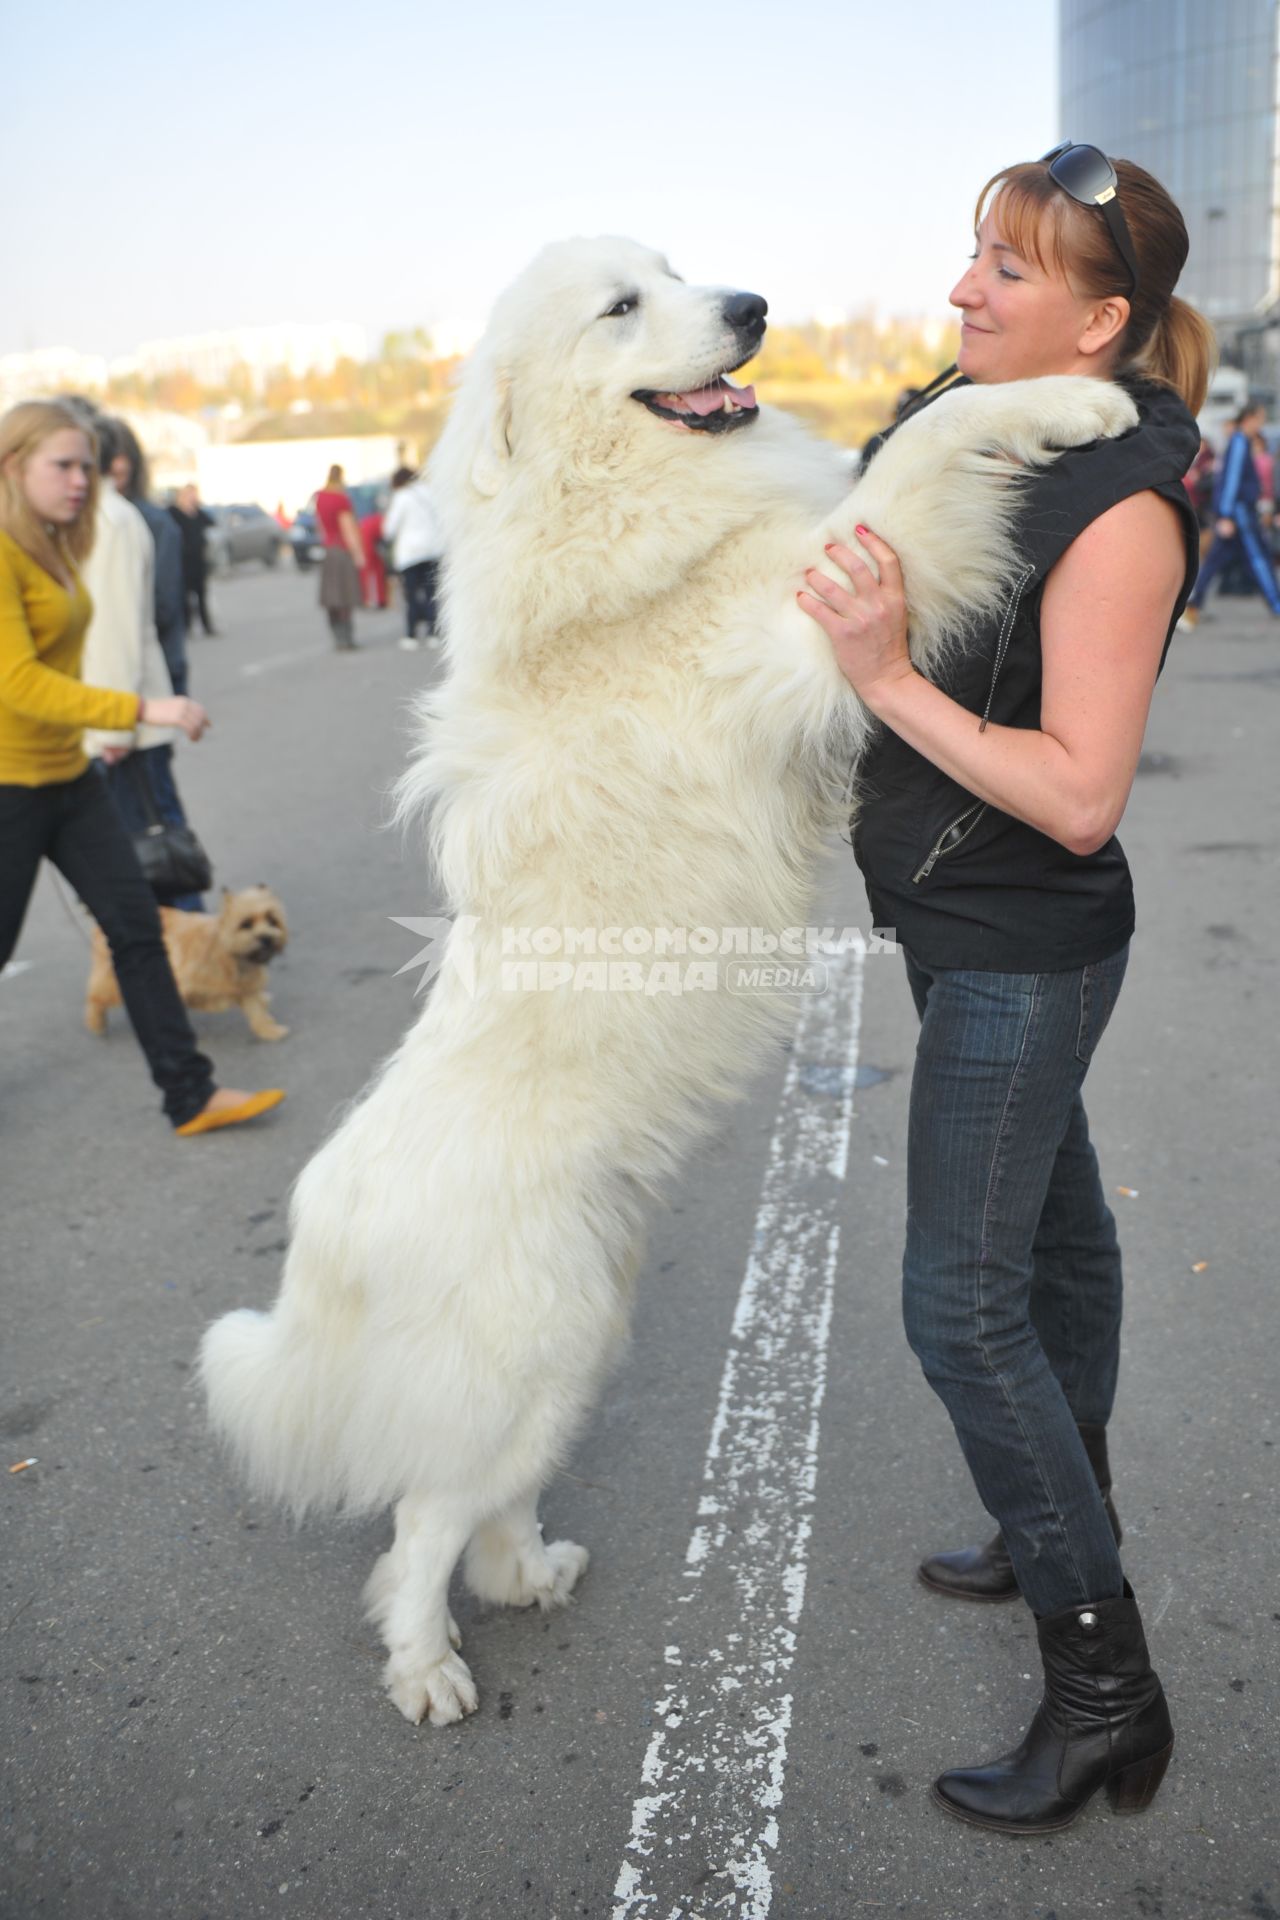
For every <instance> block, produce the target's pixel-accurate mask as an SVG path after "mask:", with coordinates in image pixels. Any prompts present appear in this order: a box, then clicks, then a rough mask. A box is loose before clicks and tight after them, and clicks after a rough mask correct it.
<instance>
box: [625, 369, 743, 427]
mask: <svg viewBox="0 0 1280 1920" xmlns="http://www.w3.org/2000/svg"><path fill="white" fill-rule="evenodd" d="M631 397H632V399H633V400H638V401H639V402H640V403H641V405H642V406H646V407H648V409H649V411H650V413H656V414H657V416H658V418H659V419H660V420H674V421H675V422H676V423H677V425H679V426H682V427H692V428H694V429H695V430H696V431H697V432H699V433H728V432H729V431H730V429H731V428H733V427H745V426H746V425H747V423H748V421H751V420H754V419H755V417H756V415H757V414H758V413H759V411H760V409H759V407H758V406H757V404H756V390H755V388H754V387H735V386H734V384H733V382H732V380H730V379H728V378H727V377H726V375H724V374H723V373H722V374H718V375H717V377H716V378H715V379H714V380H713V381H711V382H710V384H709V385H708V386H705V387H694V388H692V389H691V390H690V391H688V392H686V393H675V392H666V393H658V392H655V391H653V390H651V389H642V390H641V391H640V392H638V393H633V394H632V396H631Z"/></svg>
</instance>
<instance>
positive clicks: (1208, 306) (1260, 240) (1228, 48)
mask: <svg viewBox="0 0 1280 1920" xmlns="http://www.w3.org/2000/svg"><path fill="white" fill-rule="evenodd" d="M1277 11H1278V9H1277V0H1059V35H1060V43H1061V111H1062V122H1061V125H1062V136H1063V137H1064V138H1065V137H1066V136H1067V135H1070V137H1071V138H1072V139H1074V140H1088V141H1092V142H1093V144H1094V145H1095V146H1099V147H1102V148H1103V149H1104V150H1105V151H1106V152H1107V153H1114V154H1123V155H1124V156H1125V158H1126V159H1129V160H1136V161H1137V162H1138V163H1139V165H1140V166H1144V167H1147V168H1149V169H1150V171H1151V172H1152V173H1154V174H1155V175H1156V177H1157V179H1159V180H1161V181H1163V183H1164V185H1165V186H1166V187H1168V189H1169V191H1170V193H1172V195H1173V197H1174V199H1175V200H1176V201H1177V202H1178V205H1179V206H1180V207H1181V208H1182V212H1183V215H1184V217H1185V219H1186V222H1187V232H1188V235H1189V237H1190V240H1191V252H1190V256H1189V258H1188V261H1187V265H1186V268H1185V269H1184V272H1183V276H1182V280H1181V282H1180V283H1179V289H1178V290H1179V292H1180V293H1183V294H1185V295H1186V297H1187V298H1188V299H1189V300H1192V301H1194V303H1195V305H1196V306H1198V307H1199V308H1200V310H1201V312H1202V313H1204V314H1206V315H1207V317H1208V318H1209V319H1210V320H1212V321H1213V323H1214V325H1215V327H1216V328H1217V330H1218V334H1219V338H1220V341H1221V344H1222V348H1223V351H1224V355H1225V356H1226V357H1228V358H1230V359H1233V360H1237V361H1239V362H1240V363H1242V364H1247V365H1250V366H1251V368H1252V369H1255V370H1256V372H1257V373H1258V374H1260V375H1262V376H1263V377H1264V379H1265V384H1266V385H1268V386H1270V387H1272V388H1275V387H1277V386H1278V385H1280V382H1277V380H1276V378H1275V376H1274V373H1273V372H1271V373H1270V377H1267V376H1268V373H1269V371H1270V369H1269V367H1268V364H1267V363H1270V367H1272V368H1273V367H1274V364H1275V362H1276V360H1277V358H1278V357H1280V249H1278V245H1277V242H1278V238H1280V228H1278V224H1277V222H1278V209H1277V191H1276V182H1277V78H1276V57H1277V47H1276V31H1277V24H1276V23H1277Z"/></svg>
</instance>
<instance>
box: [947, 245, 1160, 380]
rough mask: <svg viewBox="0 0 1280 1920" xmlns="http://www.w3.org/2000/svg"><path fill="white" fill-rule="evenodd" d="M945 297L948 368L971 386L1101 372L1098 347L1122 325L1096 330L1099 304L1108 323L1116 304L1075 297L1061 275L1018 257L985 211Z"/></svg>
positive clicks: (1124, 313) (1116, 314)
mask: <svg viewBox="0 0 1280 1920" xmlns="http://www.w3.org/2000/svg"><path fill="white" fill-rule="evenodd" d="M949 297H950V300H951V304H952V306H953V307H959V309H960V315H961V322H960V351H959V352H958V353H957V355H956V365H957V366H958V367H959V369H960V371H961V373H967V374H968V376H969V378H970V379H971V380H974V381H976V382H978V383H979V384H982V383H984V382H987V383H989V382H994V381H1000V380H1033V379H1037V378H1038V377H1039V376H1040V375H1042V374H1047V373H1094V374H1098V375H1101V376H1103V377H1105V376H1106V374H1107V372H1108V370H1109V364H1110V356H1109V355H1108V354H1107V352H1106V348H1107V346H1108V345H1109V344H1110V343H1111V341H1112V340H1114V339H1115V338H1116V337H1117V336H1118V334H1119V333H1121V332H1123V330H1124V329H1123V324H1120V325H1118V326H1117V325H1114V324H1112V325H1111V326H1109V327H1108V326H1107V325H1106V324H1105V323H1104V324H1103V326H1102V327H1101V328H1099V326H1098V324H1097V315H1098V312H1099V308H1100V307H1101V306H1105V307H1108V308H1110V309H1112V315H1111V318H1112V321H1113V322H1114V321H1115V320H1116V319H1117V318H1118V319H1119V320H1120V321H1121V322H1123V321H1124V320H1126V319H1127V317H1128V306H1127V303H1125V302H1124V301H1110V302H1105V303H1103V302H1099V301H1098V300H1096V299H1083V298H1081V297H1080V295H1078V294H1076V293H1074V292H1073V291H1072V289H1071V287H1070V286H1069V285H1068V283H1067V281H1066V280H1064V279H1062V278H1060V277H1059V276H1058V275H1056V274H1054V273H1052V272H1051V271H1047V270H1046V269H1045V268H1042V267H1038V266H1037V265H1036V263H1035V261H1034V260H1024V259H1023V258H1022V256H1021V255H1020V254H1018V253H1015V252H1014V251H1013V248H1012V247H1011V246H1010V244H1009V242H1008V241H1007V240H1006V239H1005V237H1004V235H1003V234H1002V233H1001V231H1000V228H999V226H998V225H997V224H996V222H995V220H994V218H993V217H992V215H991V214H988V215H987V217H986V219H985V220H984V221H983V223H982V225H981V227H980V228H979V230H978V239H977V249H976V251H975V253H974V256H973V260H972V263H971V265H970V267H969V270H968V272H967V273H965V274H964V275H963V277H962V278H961V279H960V280H959V281H958V282H957V283H956V285H955V286H954V287H953V288H952V289H951V293H950V296H949ZM1103 335H1105V336H1106V337H1105V338H1104V337H1102V336H1103Z"/></svg>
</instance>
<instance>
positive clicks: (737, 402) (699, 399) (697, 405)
mask: <svg viewBox="0 0 1280 1920" xmlns="http://www.w3.org/2000/svg"><path fill="white" fill-rule="evenodd" d="M726 393H727V394H729V395H730V397H731V398H732V400H733V404H734V406H735V407H754V405H755V404H756V392H755V388H754V387H735V386H734V384H733V382H732V381H731V380H723V379H722V380H717V381H716V383H715V385H714V386H711V387H696V388H695V389H694V390H693V392H692V393H678V394H677V395H676V396H675V398H676V402H677V404H678V405H679V407H680V409H681V411H682V412H684V413H697V414H707V413H719V412H720V411H721V409H722V408H723V406H724V397H725V394H726Z"/></svg>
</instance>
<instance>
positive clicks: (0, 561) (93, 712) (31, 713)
mask: <svg viewBox="0 0 1280 1920" xmlns="http://www.w3.org/2000/svg"><path fill="white" fill-rule="evenodd" d="M92 613H93V602H92V600H90V598H89V596H88V594H87V593H86V592H85V590H84V586H83V584H82V582H81V580H80V578H79V576H78V575H77V576H76V584H75V590H74V592H68V591H67V589H66V587H64V586H61V585H60V584H59V582H58V581H57V580H55V579H54V578H53V576H52V575H51V574H48V573H46V572H45V570H44V568H43V567H42V566H40V565H39V564H38V563H37V562H36V561H34V560H33V559H32V558H31V556H30V554H28V553H25V552H24V551H23V549H22V548H21V547H20V546H19V545H18V543H17V541H16V540H11V539H10V538H9V535H8V534H7V533H0V786H9V787H48V786H52V785H53V784H54V782H55V781H60V780H74V779H75V778H76V776H77V774H80V773H83V772H84V770H85V768H86V767H87V766H88V764H89V762H88V759H87V757H86V755H85V751H84V747H83V746H82V744H81V740H80V735H81V733H82V732H83V730H84V729H85V727H106V728H111V729H113V730H119V731H126V730H128V729H131V728H133V727H135V726H136V725H137V723H138V711H139V708H140V707H141V704H142V703H141V701H140V700H139V698H138V696H137V694H136V693H111V692H108V691H107V689H106V688H105V687H86V686H85V685H84V684H83V683H82V681H81V679H80V655H81V653H82V652H83V651H84V636H85V632H86V630H87V628H88V625H89V620H90V617H91V615H92Z"/></svg>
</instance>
